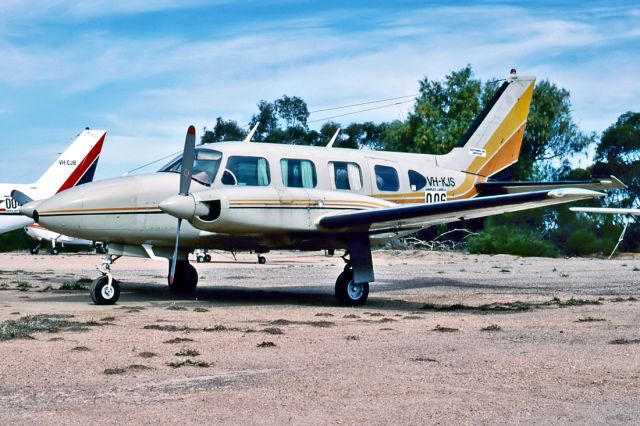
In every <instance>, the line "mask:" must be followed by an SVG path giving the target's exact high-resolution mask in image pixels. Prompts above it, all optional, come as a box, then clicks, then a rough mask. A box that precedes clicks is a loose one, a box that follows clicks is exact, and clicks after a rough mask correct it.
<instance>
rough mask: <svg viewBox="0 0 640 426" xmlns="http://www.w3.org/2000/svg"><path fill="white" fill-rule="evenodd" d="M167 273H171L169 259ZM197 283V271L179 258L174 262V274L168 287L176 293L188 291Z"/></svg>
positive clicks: (193, 288)
mask: <svg viewBox="0 0 640 426" xmlns="http://www.w3.org/2000/svg"><path fill="white" fill-rule="evenodd" d="M169 273H171V261H169ZM197 285H198V271H197V270H196V268H194V267H193V265H191V264H190V263H189V262H188V261H186V260H179V261H178V263H177V264H176V275H175V277H173V283H169V288H170V289H171V290H172V291H175V292H176V293H189V292H191V291H193V290H195V289H196V286H197Z"/></svg>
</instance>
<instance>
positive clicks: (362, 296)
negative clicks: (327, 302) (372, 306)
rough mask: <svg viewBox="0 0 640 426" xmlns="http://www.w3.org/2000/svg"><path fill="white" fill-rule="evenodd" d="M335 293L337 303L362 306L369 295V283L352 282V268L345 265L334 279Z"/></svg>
mask: <svg viewBox="0 0 640 426" xmlns="http://www.w3.org/2000/svg"><path fill="white" fill-rule="evenodd" d="M335 295H336V300H337V301H338V304H339V305H342V306H362V305H364V304H365V302H366V301H367V298H368V297H369V283H366V282H365V283H356V282H354V281H353V269H351V267H349V266H346V267H345V268H344V271H342V273H341V274H340V275H338V279H337V280H336V290H335Z"/></svg>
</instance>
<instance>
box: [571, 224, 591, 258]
mask: <svg viewBox="0 0 640 426" xmlns="http://www.w3.org/2000/svg"><path fill="white" fill-rule="evenodd" d="M564 249H565V252H566V253H567V254H568V255H572V256H585V255H587V254H592V253H596V252H597V251H598V240H597V238H596V234H595V232H594V231H593V230H592V229H591V228H578V229H576V230H575V231H573V233H571V235H569V237H567V241H566V243H565V248H564Z"/></svg>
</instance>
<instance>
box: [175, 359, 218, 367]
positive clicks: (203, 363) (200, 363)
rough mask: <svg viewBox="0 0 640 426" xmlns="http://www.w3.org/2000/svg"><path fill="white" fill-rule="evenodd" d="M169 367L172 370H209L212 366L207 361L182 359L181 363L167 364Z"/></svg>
mask: <svg viewBox="0 0 640 426" xmlns="http://www.w3.org/2000/svg"><path fill="white" fill-rule="evenodd" d="M167 365H168V366H169V367H172V368H180V367H201V368H207V367H210V366H211V364H210V363H208V362H206V361H201V360H194V359H191V358H186V359H181V360H179V361H171V362H167Z"/></svg>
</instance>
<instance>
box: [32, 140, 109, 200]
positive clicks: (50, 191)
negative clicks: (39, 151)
mask: <svg viewBox="0 0 640 426" xmlns="http://www.w3.org/2000/svg"><path fill="white" fill-rule="evenodd" d="M106 135H107V132H106V131H104V130H88V129H87V130H84V131H82V132H81V133H80V134H79V135H78V136H77V137H76V139H75V140H74V141H73V143H72V144H71V145H69V147H68V148H67V149H66V150H65V151H64V152H63V153H62V154H61V155H60V157H58V159H57V160H56V161H54V162H53V164H52V165H51V166H50V167H49V168H48V169H47V171H46V172H44V174H43V175H42V176H41V177H40V179H38V181H37V182H36V183H35V184H34V186H36V187H37V192H38V198H49V197H51V196H53V195H54V194H57V193H58V192H60V191H64V190H65V189H69V188H72V187H74V186H77V185H81V184H83V183H87V182H91V181H92V180H93V175H94V174H95V171H96V167H97V165H98V159H99V157H100V152H101V151H102V145H103V144H104V139H105V136H106Z"/></svg>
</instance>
